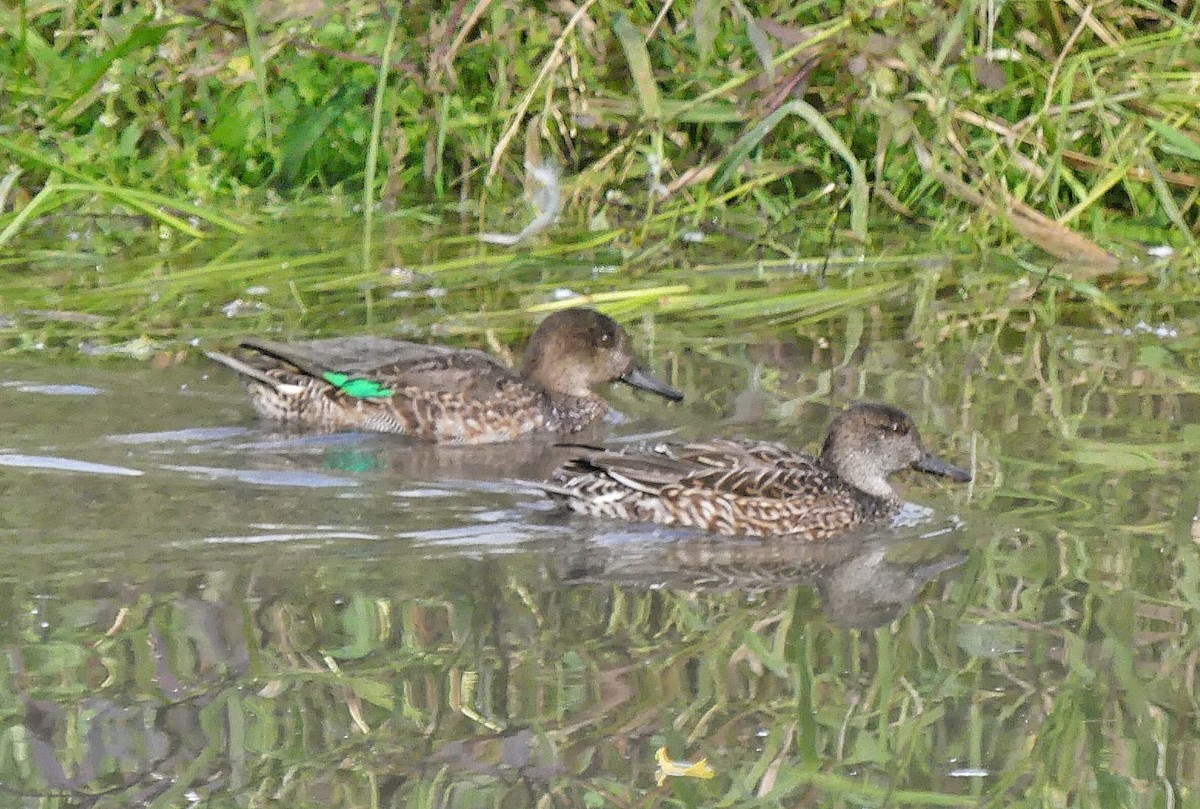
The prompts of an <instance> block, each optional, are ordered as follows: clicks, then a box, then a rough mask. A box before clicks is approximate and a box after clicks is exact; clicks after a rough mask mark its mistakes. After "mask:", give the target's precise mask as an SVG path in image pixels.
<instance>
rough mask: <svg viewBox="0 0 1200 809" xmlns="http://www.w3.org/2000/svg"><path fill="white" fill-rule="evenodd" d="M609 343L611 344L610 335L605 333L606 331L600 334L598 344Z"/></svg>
mask: <svg viewBox="0 0 1200 809" xmlns="http://www.w3.org/2000/svg"><path fill="white" fill-rule="evenodd" d="M611 342H612V333H611V332H607V331H604V332H600V344H601V345H608V344H609V343H611Z"/></svg>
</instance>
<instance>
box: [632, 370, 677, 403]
mask: <svg viewBox="0 0 1200 809" xmlns="http://www.w3.org/2000/svg"><path fill="white" fill-rule="evenodd" d="M621 381H622V382H624V383H625V384H626V385H632V386H633V387H635V388H641V389H642V390H648V391H650V392H651V393H657V394H658V395H659V396H661V397H663V398H664V399H670V400H671V401H672V402H682V401H683V394H682V393H680V392H679V391H677V390H675V388H673V387H671V386H670V385H668V384H667V383H666V382H663V381H662V380H661V379H658V378H657V377H655V376H654V375H652V374H650V373H649V372H648V371H643V370H642V369H641V368H638V367H637V366H636V365H635V366H634V367H632V368H630V369H629V370H628V371H626V372H625V375H624V376H622V377H621Z"/></svg>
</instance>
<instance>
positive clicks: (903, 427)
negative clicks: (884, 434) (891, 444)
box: [892, 421, 908, 435]
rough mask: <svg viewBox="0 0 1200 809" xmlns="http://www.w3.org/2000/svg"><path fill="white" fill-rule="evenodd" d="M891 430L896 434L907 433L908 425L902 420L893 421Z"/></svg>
mask: <svg viewBox="0 0 1200 809" xmlns="http://www.w3.org/2000/svg"><path fill="white" fill-rule="evenodd" d="M892 432H893V433H895V434H896V435H908V425H907V424H906V423H904V422H903V421H893V422H892Z"/></svg>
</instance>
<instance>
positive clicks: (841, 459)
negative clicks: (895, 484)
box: [821, 452, 901, 504]
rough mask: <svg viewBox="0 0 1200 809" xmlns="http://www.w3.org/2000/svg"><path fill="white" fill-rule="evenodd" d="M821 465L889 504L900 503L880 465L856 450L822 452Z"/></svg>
mask: <svg viewBox="0 0 1200 809" xmlns="http://www.w3.org/2000/svg"><path fill="white" fill-rule="evenodd" d="M821 465H822V466H824V467H825V468H826V469H828V470H829V471H830V472H833V473H834V474H835V475H837V476H838V477H839V478H841V479H842V480H844V481H845V482H846V483H849V484H850V485H851V486H853V487H854V488H856V489H858V490H859V491H862V492H866V493H867V494H869V495H871V496H872V497H878V498H879V499H880V500H883V501H885V502H887V503H889V504H898V503H900V502H901V501H900V497H899V496H898V495H897V494H896V490H895V489H893V488H892V484H891V483H889V482H888V479H887V475H886V474H884V473H882V472H880V471H878V468H877V467H878V465H877V464H874V463H872V462H871V459H869V458H865V457H863V456H861V455H859V454H858V453H855V452H846V453H830V452H823V453H822V454H821Z"/></svg>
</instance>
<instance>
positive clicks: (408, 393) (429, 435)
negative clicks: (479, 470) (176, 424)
mask: <svg viewBox="0 0 1200 809" xmlns="http://www.w3.org/2000/svg"><path fill="white" fill-rule="evenodd" d="M241 348H243V349H245V352H244V354H243V355H240V356H237V357H234V356H229V355H226V354H219V353H216V352H209V353H208V356H209V357H210V358H212V359H213V360H215V361H217V362H219V363H221V364H223V365H226V366H228V367H230V368H232V369H233V370H235V371H237V372H238V373H239V374H241V375H242V377H243V378H244V380H245V382H246V387H247V389H248V390H249V392H250V399H251V402H252V403H253V405H254V408H255V410H257V411H258V413H259V414H260V415H262V416H263V417H265V418H269V419H273V420H275V421H279V422H282V423H284V424H289V425H301V426H305V427H311V428H316V429H320V430H327V431H330V430H368V431H374V432H382V433H399V434H403V435H412V436H418V437H420V438H425V439H428V440H430V441H437V442H446V443H456V444H482V443H491V442H496V441H511V440H514V439H516V438H519V437H521V436H523V435H526V434H529V433H537V432H545V433H558V434H570V433H575V432H578V431H579V430H582V429H583V428H584V427H586V426H587V425H588V424H590V423H592V422H593V421H595V420H596V419H597V418H599V417H601V416H603V415H604V414H605V413H607V412H608V404H607V403H606V402H605V401H604V400H603V399H602V398H600V396H599V395H597V394H596V393H595V390H594V389H595V388H596V387H598V386H600V385H603V384H605V383H609V382H625V383H627V384H629V385H632V386H633V387H636V388H641V389H642V390H646V391H650V392H651V393H655V394H657V395H659V396H662V397H663V398H665V399H669V400H670V401H676V402H677V401H680V400H681V399H682V398H683V394H682V393H680V392H679V391H677V390H675V389H674V388H672V387H671V386H670V385H667V384H666V383H664V382H662V381H660V380H659V379H657V378H656V377H654V376H653V375H652V374H651V373H650V372H649V371H647V370H646V369H645V368H643V367H642V364H641V363H640V362H639V360H638V358H637V355H636V353H635V352H634V350H633V348H632V346H631V345H630V339H629V335H628V334H627V333H626V332H625V330H624V329H623V328H621V326H620V325H619V324H617V323H616V322H614V321H613V320H612V319H610V318H608V317H606V316H605V315H602V314H600V313H599V312H594V311H592V310H590V309H566V310H564V311H562V312H557V313H555V314H553V315H550V316H549V317H547V318H546V319H545V320H544V321H542V323H541V325H540V326H538V328H537V331H535V332H534V334H533V337H532V338H530V341H529V345H528V346H527V347H526V349H525V360H524V364H523V365H522V367H521V370H520V371H519V372H518V371H515V370H513V369H511V368H509V367H507V366H505V365H504V364H502V363H500V362H499V361H497V360H496V359H494V358H492V357H490V356H488V355H487V354H484V353H483V352H481V351H474V350H464V349H454V348H448V347H446V346H439V345H422V344H419V343H410V342H406V341H404V340H391V339H386V338H379V337H347V338H337V339H330V340H312V341H308V342H303V343H288V344H284V343H276V342H273V341H270V340H260V339H247V340H243V341H242V343H241Z"/></svg>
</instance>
